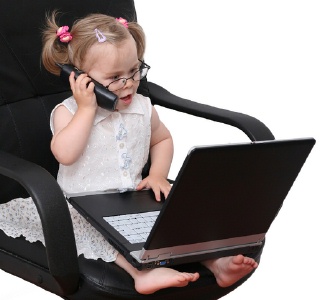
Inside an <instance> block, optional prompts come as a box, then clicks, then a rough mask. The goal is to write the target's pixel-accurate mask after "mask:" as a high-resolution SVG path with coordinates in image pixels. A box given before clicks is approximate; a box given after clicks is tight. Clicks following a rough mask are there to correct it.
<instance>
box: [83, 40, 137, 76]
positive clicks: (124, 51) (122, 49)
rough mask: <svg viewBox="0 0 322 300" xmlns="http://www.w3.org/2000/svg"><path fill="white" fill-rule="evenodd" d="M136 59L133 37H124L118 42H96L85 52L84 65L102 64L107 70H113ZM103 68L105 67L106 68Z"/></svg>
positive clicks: (125, 65) (131, 63)
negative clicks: (124, 38)
mask: <svg viewBox="0 0 322 300" xmlns="http://www.w3.org/2000/svg"><path fill="white" fill-rule="evenodd" d="M137 61H138V55H137V49H136V43H135V41H134V39H133V38H131V39H126V40H124V41H123V42H121V43H118V44H110V43H97V44H95V45H93V46H92V47H91V48H90V49H89V51H88V54H87V59H86V62H85V65H87V66H89V67H91V66H93V65H98V64H104V65H106V68H108V70H110V71H113V70H115V69H119V68H122V67H125V68H127V67H128V65H133V64H135V63H136V62H137ZM106 68H105V69H106Z"/></svg>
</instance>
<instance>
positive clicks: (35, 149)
mask: <svg viewBox="0 0 322 300" xmlns="http://www.w3.org/2000/svg"><path fill="white" fill-rule="evenodd" d="M54 9H58V10H59V11H61V12H64V14H63V15H62V23H64V24H72V23H73V21H74V20H75V19H77V18H79V17H82V16H85V15H87V14H89V13H96V12H100V13H106V14H108V15H112V16H115V17H123V18H125V19H127V20H136V10H135V4H134V1H132V0H104V1H102V0H91V1H84V0H79V1H77V2H75V1H71V0H42V1H38V0H28V1H26V0H11V1H4V0H0V122H1V126H0V140H1V142H0V186H1V189H0V203H6V202H8V201H10V200H11V199H14V198H24V197H32V199H33V201H34V203H35V204H36V207H37V209H38V213H39V215H40V218H41V222H42V227H43V232H44V238H45V244H46V247H44V246H43V244H42V243H41V242H35V243H30V242H28V241H26V240H25V238H24V237H22V236H21V237H18V238H11V237H9V236H7V235H6V234H4V232H3V231H1V230H0V268H1V269H2V270H4V271H6V272H8V273H11V274H13V275H15V276H18V277H20V278H23V279H25V280H27V281H29V282H31V283H33V284H35V285H37V286H39V287H40V288H43V289H45V290H48V291H49V292H52V293H54V294H56V295H58V296H60V297H61V298H63V299H82V300H84V299H91V300H93V299H95V300H100V299H106V300H116V299H162V300H167V299H178V300H179V299H185V300H189V299H203V300H207V299H209V300H210V299H211V300H213V299H219V298H221V297H223V296H224V295H226V294H228V293H229V292H231V291H232V290H234V289H235V288H236V287H238V286H239V285H241V284H242V283H243V282H244V281H245V280H247V279H248V278H249V277H250V276H251V275H252V273H251V274H249V275H248V276H246V277H245V278H243V279H242V280H240V281H238V282H237V283H236V284H234V285H233V286H231V287H228V288H221V287H219V286H218V285H217V283H216V280H215V278H214V276H213V275H212V274H211V273H210V272H209V271H208V270H207V269H205V268H204V267H203V266H202V265H201V264H199V263H193V264H187V265H182V266H177V268H178V269H179V270H182V271H183V270H186V271H194V272H195V271H197V272H199V273H200V274H201V278H200V279H199V280H198V281H196V282H193V283H190V284H189V285H188V286H187V287H184V288H168V289H164V290H161V291H158V292H156V293H154V294H152V295H140V294H138V293H137V292H136V291H135V289H134V287H133V280H132V278H131V277H130V276H129V275H128V274H127V273H126V272H125V271H124V270H122V269H121V268H119V267H118V266H117V265H116V264H114V263H105V262H103V261H102V260H100V259H98V260H90V259H85V258H84V257H83V256H82V255H81V256H79V257H78V256H77V252H76V246H75V238H74V233H73V227H72V222H71V218H70V214H69V210H68V208H67V204H66V200H65V198H64V196H63V193H62V191H61V189H60V187H59V186H58V184H57V182H56V175H57V171H58V162H57V161H56V160H55V158H54V157H53V155H52V153H51V151H50V140H51V132H50V128H49V116H50V113H51V111H52V109H53V108H54V107H55V105H57V104H58V103H60V102H62V101H63V100H64V99H66V98H67V97H69V96H70V95H71V92H70V90H69V89H68V88H67V87H66V86H65V85H64V84H63V83H62V82H61V80H60V79H59V78H58V77H55V76H53V75H51V74H49V73H48V72H47V71H45V70H44V68H43V67H42V66H41V63H40V56H41V48H42V44H41V29H42V28H43V26H44V23H45V21H44V20H45V13H46V12H48V11H52V10H54ZM139 92H140V93H142V94H143V95H145V96H149V97H150V98H151V101H152V103H153V104H154V105H160V106H164V107H166V108H169V109H173V110H177V111H179V112H185V113H188V114H191V115H193V116H196V117H201V118H206V119H209V120H212V121H215V122H221V123H225V124H228V125H231V126H234V127H237V128H239V129H240V130H242V131H243V132H244V133H245V134H246V135H247V136H248V137H249V139H250V140H252V141H258V140H269V139H274V136H273V135H272V133H271V132H270V130H269V129H268V128H267V127H266V126H265V125H264V124H263V123H261V122H260V121H259V120H257V119H255V118H253V117H250V116H248V115H245V114H241V113H236V112H232V111H227V110H223V109H218V108H215V107H211V106H208V105H203V104H199V103H197V102H193V101H190V100H186V99H182V98H179V97H177V96H175V95H172V94H171V93H170V92H168V91H167V90H165V89H164V88H162V87H160V86H159V85H157V84H154V83H151V82H148V81H147V80H144V81H142V82H141V84H140V88H139ZM261 253H262V249H260V251H258V252H256V253H254V255H253V257H254V258H255V259H256V261H258V262H259V260H260V256H261Z"/></svg>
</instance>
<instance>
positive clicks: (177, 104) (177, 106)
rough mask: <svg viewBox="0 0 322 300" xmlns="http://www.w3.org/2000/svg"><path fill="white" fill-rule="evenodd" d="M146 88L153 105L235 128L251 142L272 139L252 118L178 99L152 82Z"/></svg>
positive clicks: (267, 130) (267, 131) (263, 127)
mask: <svg viewBox="0 0 322 300" xmlns="http://www.w3.org/2000/svg"><path fill="white" fill-rule="evenodd" d="M148 88H149V94H150V99H151V102H152V103H153V104H157V105H161V106H163V107H166V108H170V109H174V110H177V111H180V112H184V113H188V114H191V115H194V116H197V117H201V118H205V119H209V120H212V121H215V122H220V123H225V124H228V125H231V126H234V127H237V128H238V129H240V130H242V131H243V132H244V133H245V134H246V135H247V136H248V137H249V138H250V140H251V141H263V140H273V139H274V136H273V134H272V133H271V131H270V130H269V129H268V128H267V127H266V125H265V124H263V123H262V122H261V121H259V120H258V119H256V118H254V117H251V116H248V115H245V114H242V113H238V112H234V111H229V110H225V109H221V108H216V107H213V106H210V105H206V104H201V103H197V102H194V101H191V100H186V99H183V98H180V97H178V96H175V95H173V94H171V93H170V92H168V91H167V90H166V89H164V88H162V87H160V86H159V85H157V84H155V83H153V82H148Z"/></svg>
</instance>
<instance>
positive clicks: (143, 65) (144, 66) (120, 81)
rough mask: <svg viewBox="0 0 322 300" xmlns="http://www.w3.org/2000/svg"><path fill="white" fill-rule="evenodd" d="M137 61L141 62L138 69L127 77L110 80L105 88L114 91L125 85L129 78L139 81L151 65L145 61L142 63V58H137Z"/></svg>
mask: <svg viewBox="0 0 322 300" xmlns="http://www.w3.org/2000/svg"><path fill="white" fill-rule="evenodd" d="M139 61H140V62H141V65H140V67H139V69H138V70H136V71H135V72H134V73H133V75H132V76H131V77H129V78H124V77H122V78H119V79H116V80H114V81H112V82H111V83H110V84H109V85H107V86H106V88H107V89H108V90H109V91H111V92H116V91H118V90H120V89H122V88H123V87H124V86H125V85H126V83H127V81H128V80H129V79H132V80H133V81H140V80H141V79H142V78H144V77H145V76H146V75H147V74H148V71H149V69H150V68H151V67H150V66H149V65H147V64H146V63H144V62H143V61H142V60H140V59H139Z"/></svg>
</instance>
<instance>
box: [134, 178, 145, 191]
mask: <svg viewBox="0 0 322 300" xmlns="http://www.w3.org/2000/svg"><path fill="white" fill-rule="evenodd" d="M145 187H146V180H144V179H143V180H142V181H141V182H140V183H139V184H138V185H137V187H136V189H137V190H138V191H140V190H142V189H144V188H145Z"/></svg>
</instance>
